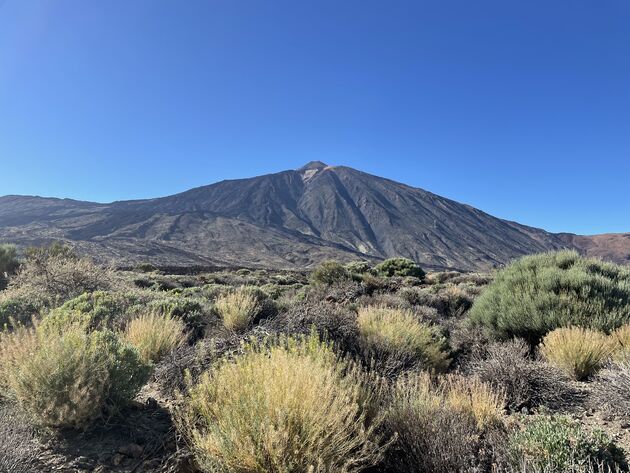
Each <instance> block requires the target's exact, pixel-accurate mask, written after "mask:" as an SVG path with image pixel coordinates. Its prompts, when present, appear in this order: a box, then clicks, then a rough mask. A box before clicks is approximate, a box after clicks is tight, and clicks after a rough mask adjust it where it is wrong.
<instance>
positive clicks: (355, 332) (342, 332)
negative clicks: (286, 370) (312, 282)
mask: <svg viewBox="0 0 630 473" xmlns="http://www.w3.org/2000/svg"><path fill="white" fill-rule="evenodd" d="M266 326H268V327H270V328H271V329H273V330H275V331H277V332H284V333H289V334H295V335H308V334H310V333H311V332H312V331H313V329H315V330H316V331H317V333H318V334H319V336H320V337H321V338H322V339H325V340H330V341H333V342H334V344H335V347H336V348H337V349H339V350H341V351H345V352H354V351H355V350H356V346H357V340H358V338H359V327H358V325H357V316H356V314H355V313H353V312H351V311H349V310H348V309H347V308H346V307H344V306H341V305H338V304H330V303H327V302H322V301H320V300H307V301H303V302H294V303H292V304H291V305H290V306H289V307H288V308H287V310H286V312H283V313H281V314H280V315H278V317H276V318H275V319H273V320H271V321H270V322H269V323H268V324H267V325H266ZM353 354H354V353H353Z"/></svg>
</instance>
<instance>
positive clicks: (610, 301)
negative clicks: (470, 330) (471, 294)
mask: <svg viewBox="0 0 630 473" xmlns="http://www.w3.org/2000/svg"><path fill="white" fill-rule="evenodd" d="M470 320H471V322H472V323H473V324H474V325H478V326H481V327H484V328H485V329H486V330H487V331H488V332H489V334H490V335H491V336H493V337H495V338H500V339H509V338H512V337H520V338H524V339H526V340H527V341H529V342H530V343H531V344H536V343H538V342H539V341H540V339H541V338H542V337H544V336H545V334H546V333H548V332H550V331H551V330H554V329H556V328H558V327H566V326H579V327H589V328H594V329H598V330H603V331H605V332H609V331H611V330H614V329H615V328H617V327H619V326H621V325H623V324H624V323H627V322H630V269H628V268H625V267H622V266H619V265H615V264H612V263H603V262H601V261H597V260H593V259H586V258H583V257H581V256H579V255H578V254H577V253H576V252H574V251H560V252H556V253H544V254H540V255H534V256H526V257H524V258H522V259H520V260H518V261H516V262H515V263H512V264H511V265H509V266H508V267H507V268H505V269H503V270H502V271H500V272H499V273H498V274H497V275H496V278H495V280H494V282H493V283H491V284H490V285H489V286H488V288H487V289H486V290H485V291H484V292H483V293H482V294H481V296H479V297H478V298H477V299H476V300H475V302H474V305H473V307H472V309H471V311H470Z"/></svg>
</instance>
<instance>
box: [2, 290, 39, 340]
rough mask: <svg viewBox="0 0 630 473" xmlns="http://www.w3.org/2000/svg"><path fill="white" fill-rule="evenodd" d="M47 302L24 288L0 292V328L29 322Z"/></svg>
mask: <svg viewBox="0 0 630 473" xmlns="http://www.w3.org/2000/svg"><path fill="white" fill-rule="evenodd" d="M45 305H46V302H45V301H43V300H41V299H39V298H38V297H37V295H36V294H29V293H28V292H27V291H23V290H10V291H3V292H1V293H0V330H2V329H3V328H4V327H5V326H6V327H7V328H13V325H14V324H18V325H24V324H29V323H30V321H31V319H32V318H33V316H35V315H37V314H39V312H40V311H41V310H42V309H43V308H44V306H45Z"/></svg>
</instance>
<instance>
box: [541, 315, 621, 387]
mask: <svg viewBox="0 0 630 473" xmlns="http://www.w3.org/2000/svg"><path fill="white" fill-rule="evenodd" d="M612 351H613V346H612V344H611V341H610V339H609V338H608V337H607V336H606V335H604V334H603V333H601V332H597V331H595V330H589V329H584V328H580V327H570V328H559V329H556V330H554V331H553V332H550V333H549V334H548V335H547V336H546V337H545V338H544V339H543V342H542V345H541V346H540V352H541V354H542V355H543V357H544V358H545V359H547V361H549V362H550V363H552V364H554V365H555V366H557V367H558V368H560V369H562V370H564V371H565V372H566V373H567V374H568V375H569V376H571V377H573V378H574V379H576V380H578V381H580V380H584V379H586V378H588V377H590V376H592V375H593V374H595V373H596V372H597V371H598V370H599V369H600V368H601V367H602V366H603V365H604V363H606V361H608V360H609V359H610V356H611V354H612Z"/></svg>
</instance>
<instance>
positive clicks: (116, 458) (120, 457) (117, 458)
mask: <svg viewBox="0 0 630 473" xmlns="http://www.w3.org/2000/svg"><path fill="white" fill-rule="evenodd" d="M124 459H125V456H124V455H121V454H120V453H117V454H116V455H114V458H113V460H112V463H113V464H114V465H116V466H120V465H122V462H123V460H124Z"/></svg>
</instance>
